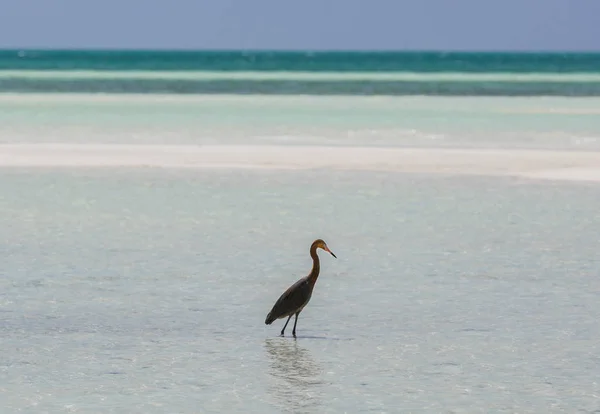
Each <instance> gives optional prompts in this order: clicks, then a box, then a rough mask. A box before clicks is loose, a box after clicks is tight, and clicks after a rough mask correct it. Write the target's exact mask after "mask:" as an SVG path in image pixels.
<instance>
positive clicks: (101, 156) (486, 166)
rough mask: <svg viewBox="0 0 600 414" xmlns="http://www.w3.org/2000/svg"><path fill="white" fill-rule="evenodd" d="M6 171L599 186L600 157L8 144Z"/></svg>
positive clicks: (3, 153) (2, 149)
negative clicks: (327, 175) (448, 178)
mask: <svg viewBox="0 0 600 414" xmlns="http://www.w3.org/2000/svg"><path fill="white" fill-rule="evenodd" d="M0 166H1V167H161V168H272V169H313V168H330V169H343V170H371V171H400V172H420V173H450V174H471V175H488V176H489V175H491V176H517V177H527V178H534V179H552V180H577V181H597V182H600V152H572V151H541V150H488V149H421V148H418V149H417V148H372V147H318V146H294V147H292V146H184V145H179V146H175V145H174V146H167V145H104V144H102V145H95V144H89V145H73V144H14V145H11V144H4V145H0Z"/></svg>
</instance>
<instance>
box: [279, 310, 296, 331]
mask: <svg viewBox="0 0 600 414" xmlns="http://www.w3.org/2000/svg"><path fill="white" fill-rule="evenodd" d="M290 319H292V315H290V317H289V318H288V320H287V321H285V325H283V329H282V330H281V336H283V332H284V331H285V327H286V326H287V324H288V322H289V321H290ZM294 329H296V325H294Z"/></svg>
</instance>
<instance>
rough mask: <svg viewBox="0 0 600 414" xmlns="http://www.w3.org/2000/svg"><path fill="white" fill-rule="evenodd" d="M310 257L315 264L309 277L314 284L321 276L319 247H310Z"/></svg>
mask: <svg viewBox="0 0 600 414" xmlns="http://www.w3.org/2000/svg"><path fill="white" fill-rule="evenodd" d="M310 257H312V259H313V266H312V270H311V271H310V274H309V275H308V278H309V279H310V281H311V282H312V284H313V285H314V284H315V282H316V281H317V278H318V277H319V272H320V271H321V262H320V261H319V256H318V255H317V249H310Z"/></svg>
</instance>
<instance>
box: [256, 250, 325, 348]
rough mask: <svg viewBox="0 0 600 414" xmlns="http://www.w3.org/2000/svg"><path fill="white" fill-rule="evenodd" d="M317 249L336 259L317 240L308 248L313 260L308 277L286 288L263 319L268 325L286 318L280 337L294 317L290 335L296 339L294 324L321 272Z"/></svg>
mask: <svg viewBox="0 0 600 414" xmlns="http://www.w3.org/2000/svg"><path fill="white" fill-rule="evenodd" d="M317 249H323V250H325V251H326V252H329V253H330V254H331V255H332V256H333V257H335V258H336V259H337V256H336V255H335V254H333V252H332V251H331V250H329V247H327V244H326V243H325V242H324V241H323V240H321V239H317V240H315V241H314V242H313V244H312V245H311V246H310V257H312V259H313V266H312V270H311V271H310V273H309V274H308V276H305V277H303V278H302V279H300V280H298V281H297V282H296V283H294V284H293V285H292V286H290V287H289V288H288V290H286V291H285V292H283V294H282V295H281V297H280V298H279V299H277V302H275V305H273V309H271V312H269V314H268V315H267V319H265V324H267V325H270V324H271V323H273V321H275V320H277V319H281V318H285V317H286V316H287V317H288V320H287V321H286V322H285V325H283V329H282V330H281V336H283V333H284V332H285V328H286V326H287V324H288V322H289V321H290V319H291V318H292V316H293V315H296V319H295V320H294V329H293V330H292V335H294V338H295V337H296V323H298V315H300V312H302V309H304V307H305V306H306V305H307V304H308V301H309V300H310V297H311V296H312V292H313V289H314V287H315V283H316V282H317V278H318V277H319V271H320V270H321V265H320V262H319V256H318V255H317Z"/></svg>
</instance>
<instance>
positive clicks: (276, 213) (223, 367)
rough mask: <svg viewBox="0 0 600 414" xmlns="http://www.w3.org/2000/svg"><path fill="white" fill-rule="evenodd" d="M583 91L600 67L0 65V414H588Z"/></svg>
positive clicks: (359, 60) (593, 296)
mask: <svg viewBox="0 0 600 414" xmlns="http://www.w3.org/2000/svg"><path fill="white" fill-rule="evenodd" d="M599 91H600V54H593V53H589V54H566V53H555V54H541V53H538V54H535V53H531V54H525V53H521V54H519V53H433V52H406V53H383V52H381V53H372V52H360V53H359V52H355V53H349V52H348V53H346V52H344V53H342V52H302V53H300V52H183V51H171V52H168V51H164V52H156V51H126V52H117V51H29V50H14V51H0V171H1V174H0V194H1V197H0V229H1V232H0V252H1V253H2V264H1V265H0V344H1V346H2V350H3V352H2V355H1V356H0V407H2V412H7V413H12V412H23V413H63V412H77V413H99V412H101V413H164V412H176V413H209V412H211V413H212V412H227V413H237V412H239V413H248V412H257V413H258V412H260V413H280V412H294V413H329V412H330V413H343V412H347V413H367V412H424V413H439V412H452V413H476V412H485V413H489V412H493V413H502V412H506V413H514V412H520V413H540V412H548V413H553V412H569V413H572V412H581V413H584V412H590V413H592V412H599V411H600V397H599V396H600V382H599V381H598V372H600V359H599V358H598V355H599V352H600V349H599V342H598V339H597V338H598V337H599V335H600V325H599V324H598V322H597V319H598V314H599V312H600V305H599V304H598V300H597V298H598V295H599V294H600V279H599V278H598V277H599V276H600V265H599V262H598V259H597V257H596V256H597V252H598V234H600V213H599V210H598V205H600V186H599V183H600V95H599V93H598V92H599ZM317 238H323V239H324V240H325V241H326V242H327V244H328V246H329V247H330V248H331V250H332V251H333V252H334V253H335V254H336V255H337V259H335V258H333V257H331V256H329V255H328V254H323V252H321V254H320V257H321V275H320V277H319V280H318V282H317V284H316V287H315V291H314V294H313V297H312V299H311V301H310V303H309V304H308V305H307V307H306V308H304V310H303V311H302V314H301V315H300V317H299V319H298V327H297V335H298V337H297V338H293V337H291V336H290V334H291V325H289V326H288V328H287V330H286V336H285V337H279V332H280V330H281V328H282V327H283V324H284V322H285V321H284V320H278V321H276V322H274V323H273V325H269V326H266V325H265V324H264V320H265V317H266V314H267V313H268V312H269V311H270V309H271V307H272V306H273V304H274V303H275V301H276V300H277V298H278V297H279V295H280V294H281V293H282V292H283V291H284V290H285V289H286V288H287V287H288V286H289V285H291V284H292V283H294V282H295V281H296V280H297V279H298V278H300V277H302V276H305V275H306V274H307V273H308V272H309V270H310V266H311V261H310V257H309V251H308V249H309V246H310V243H311V242H312V241H313V240H314V239H317Z"/></svg>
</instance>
